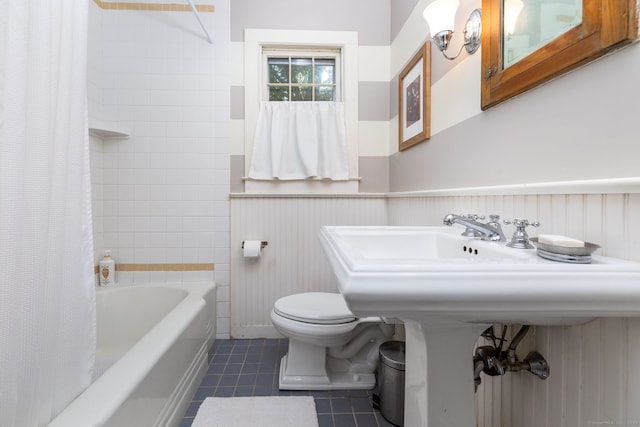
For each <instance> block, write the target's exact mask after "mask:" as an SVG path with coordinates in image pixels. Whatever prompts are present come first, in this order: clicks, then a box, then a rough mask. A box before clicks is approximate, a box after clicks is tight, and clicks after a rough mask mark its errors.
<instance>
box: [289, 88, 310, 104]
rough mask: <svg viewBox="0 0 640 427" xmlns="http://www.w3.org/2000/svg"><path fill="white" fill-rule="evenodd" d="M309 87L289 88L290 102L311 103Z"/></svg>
mask: <svg viewBox="0 0 640 427" xmlns="http://www.w3.org/2000/svg"><path fill="white" fill-rule="evenodd" d="M312 93H313V92H312V90H311V86H294V87H292V88H291V100H292V101H313V99H312V98H311V96H312Z"/></svg>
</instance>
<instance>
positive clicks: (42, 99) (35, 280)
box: [0, 0, 95, 427]
mask: <svg viewBox="0 0 640 427" xmlns="http://www.w3.org/2000/svg"><path fill="white" fill-rule="evenodd" d="M87 14H88V2H87V0H56V1H50V0H0V16H3V17H4V19H1V20H0V24H2V26H0V33H2V34H1V35H0V42H4V48H3V49H1V50H0V54H1V55H2V56H1V57H0V63H2V64H3V65H2V68H3V73H2V74H0V77H1V78H2V81H0V85H1V86H2V89H1V90H0V93H2V94H3V99H2V104H3V107H4V108H3V110H2V111H3V115H4V122H3V124H2V125H1V126H0V426H3V427H12V426H16V427H17V426H19V427H30V426H43V425H46V424H47V423H48V422H49V421H50V420H51V419H52V418H53V417H54V416H55V415H56V414H57V413H59V412H60V411H61V410H62V409H63V408H64V407H65V406H66V405H67V404H68V403H69V402H70V401H71V400H73V398H74V397H75V396H76V395H78V394H79V393H80V392H81V391H82V390H83V389H84V388H86V387H87V386H88V385H89V383H90V381H91V375H92V371H93V364H94V359H95V299H94V273H93V249H92V248H93V243H92V224H91V195H90V177H89V157H88V154H89V153H88V135H87V125H86V122H87V119H86V58H87V52H86V48H87V20H88V16H87Z"/></svg>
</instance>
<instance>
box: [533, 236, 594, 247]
mask: <svg viewBox="0 0 640 427" xmlns="http://www.w3.org/2000/svg"><path fill="white" fill-rule="evenodd" d="M538 242H540V243H543V244H545V245H553V246H564V247H565V248H581V247H584V242H583V241H582V240H578V239H572V238H571V237H567V236H561V235H559V234H540V235H539V236H538Z"/></svg>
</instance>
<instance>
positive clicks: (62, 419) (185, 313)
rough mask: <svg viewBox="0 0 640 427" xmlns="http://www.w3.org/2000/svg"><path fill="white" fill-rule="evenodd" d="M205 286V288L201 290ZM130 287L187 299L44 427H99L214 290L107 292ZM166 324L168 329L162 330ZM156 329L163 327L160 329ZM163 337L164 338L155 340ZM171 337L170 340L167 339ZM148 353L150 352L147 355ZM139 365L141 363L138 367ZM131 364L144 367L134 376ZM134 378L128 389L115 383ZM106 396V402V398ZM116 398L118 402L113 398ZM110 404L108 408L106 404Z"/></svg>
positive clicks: (195, 286) (190, 286)
mask: <svg viewBox="0 0 640 427" xmlns="http://www.w3.org/2000/svg"><path fill="white" fill-rule="evenodd" d="M202 285H207V286H202ZM131 286H148V287H169V288H175V287H178V288H180V289H185V290H188V291H189V293H188V294H187V296H186V297H185V298H184V299H183V300H182V301H180V302H179V303H178V305H177V306H176V307H175V308H174V309H172V310H171V311H170V312H169V313H168V314H167V315H166V316H165V317H164V318H163V319H162V321H161V322H160V323H158V324H157V325H155V326H154V327H153V328H151V330H149V332H147V334H145V335H144V336H143V337H142V338H141V339H140V340H139V341H138V342H137V343H136V344H134V346H133V347H132V348H131V349H130V350H129V351H128V352H127V353H125V354H124V355H123V356H122V357H121V358H120V359H118V360H117V361H116V362H115V363H114V364H113V365H112V366H110V367H109V369H107V370H106V371H105V372H104V373H103V374H102V375H101V376H100V377H98V378H97V379H96V380H95V381H94V382H93V383H92V384H90V385H89V387H87V389H85V390H84V391H83V392H82V393H81V394H80V395H79V396H78V397H77V398H76V399H75V400H73V401H72V402H71V403H70V404H69V405H68V406H67V407H66V408H65V409H64V410H63V411H62V412H61V413H60V414H58V416H56V418H54V419H53V420H52V421H51V422H50V424H48V425H47V427H69V426H76V425H77V426H87V427H89V426H94V427H99V426H102V425H103V424H104V423H106V422H107V421H108V420H109V418H110V417H111V416H112V415H113V414H114V413H115V412H116V411H117V410H118V408H119V407H120V406H121V405H122V404H123V403H124V402H125V401H126V399H127V397H128V396H130V395H131V393H133V392H134V391H135V387H136V386H137V385H138V383H139V381H140V380H142V379H143V378H145V376H146V375H147V374H148V373H149V372H150V371H151V369H152V368H153V367H154V366H155V364H156V363H157V362H158V361H159V359H160V358H161V357H162V355H164V354H165V352H166V351H167V350H168V348H169V347H170V346H171V344H172V343H173V342H174V340H175V339H176V338H177V337H179V336H180V335H181V334H182V332H183V331H184V330H185V329H186V328H187V327H188V326H189V324H190V323H191V321H193V319H194V318H195V317H197V316H198V314H199V313H200V312H201V310H203V309H204V308H206V301H205V300H204V296H205V294H206V293H207V291H208V290H210V289H212V288H213V289H215V286H216V285H215V282H189V283H153V284H132V285H128V284H127V285H114V286H112V287H110V288H126V287H131ZM165 323H166V324H167V325H168V326H169V327H168V328H165V326H167V325H165ZM159 325H162V327H160V326H159ZM160 336H162V337H163V338H162V339H160V340H158V338H159V337H160ZM167 337H170V338H171V340H167V339H166V338H167ZM150 350H151V351H150ZM140 361H142V362H144V363H140ZM131 363H134V364H135V365H134V366H144V369H141V370H139V371H136V372H129V371H130V370H129V369H127V368H128V366H130V364H131ZM123 377H125V378H132V377H133V378H135V379H136V381H128V382H127V385H128V387H124V386H123V385H122V384H121V383H118V382H117V381H115V379H118V378H123ZM105 396H106V397H107V398H105ZM114 396H118V398H117V399H116V398H114ZM106 402H109V405H106V404H105V403H106ZM76 407H78V408H92V409H91V413H89V414H87V413H82V411H81V410H76Z"/></svg>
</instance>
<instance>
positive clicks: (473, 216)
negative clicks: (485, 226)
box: [467, 214, 484, 221]
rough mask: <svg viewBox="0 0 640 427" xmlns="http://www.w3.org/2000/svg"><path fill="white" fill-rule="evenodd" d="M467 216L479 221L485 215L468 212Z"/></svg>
mask: <svg viewBox="0 0 640 427" xmlns="http://www.w3.org/2000/svg"><path fill="white" fill-rule="evenodd" d="M467 218H469V219H472V220H474V221H477V220H479V219H484V215H478V214H467Z"/></svg>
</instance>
